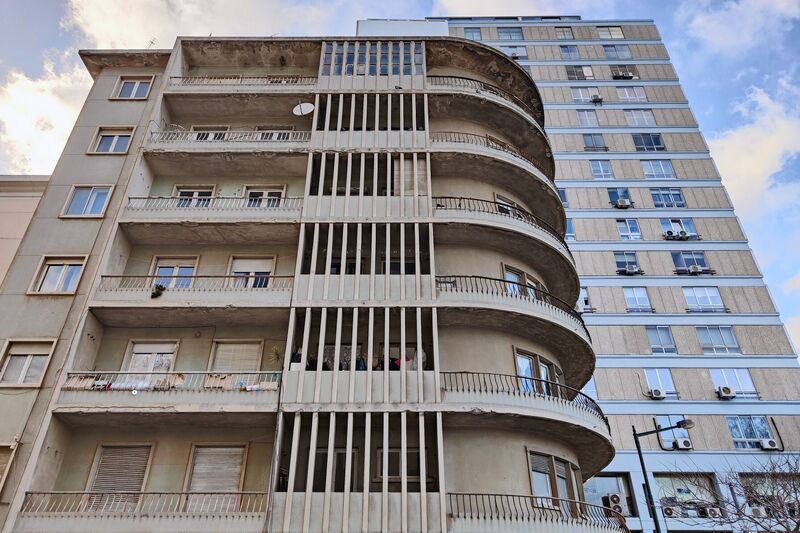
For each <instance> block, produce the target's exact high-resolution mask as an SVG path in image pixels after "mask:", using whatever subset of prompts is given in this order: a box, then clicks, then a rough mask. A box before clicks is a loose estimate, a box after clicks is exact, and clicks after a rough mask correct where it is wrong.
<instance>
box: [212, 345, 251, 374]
mask: <svg viewBox="0 0 800 533" xmlns="http://www.w3.org/2000/svg"><path fill="white" fill-rule="evenodd" d="M262 349H263V348H262V344H261V342H260V341H252V342H238V341H237V342H233V341H232V342H227V341H226V342H217V343H216V344H215V345H214V359H213V360H212V361H211V371H212V372H237V373H246V372H258V371H259V370H261V352H262Z"/></svg>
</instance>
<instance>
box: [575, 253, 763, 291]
mask: <svg viewBox="0 0 800 533" xmlns="http://www.w3.org/2000/svg"><path fill="white" fill-rule="evenodd" d="M705 255H706V261H707V262H708V265H709V268H711V269H712V270H714V271H715V273H716V274H717V275H718V276H758V275H760V272H759V270H758V268H757V267H756V264H755V260H754V259H753V254H752V253H751V252H749V251H744V250H730V251H709V252H705ZM573 256H574V257H575V264H576V265H577V267H578V273H579V274H580V275H582V276H610V275H613V274H616V273H617V271H616V263H615V262H614V252H613V251H608V252H573ZM636 259H637V261H638V262H639V266H640V267H641V269H642V270H643V271H644V272H645V275H650V276H669V275H672V274H674V273H675V264H674V263H673V262H672V255H671V252H660V251H648V250H645V251H642V252H636ZM637 279H641V278H631V283H636V280H637ZM707 279H709V282H711V283H713V279H714V278H707Z"/></svg>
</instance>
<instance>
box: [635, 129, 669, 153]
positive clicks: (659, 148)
mask: <svg viewBox="0 0 800 533" xmlns="http://www.w3.org/2000/svg"><path fill="white" fill-rule="evenodd" d="M631 137H633V145H634V146H635V147H636V151H637V152H663V151H664V150H666V149H667V148H666V147H665V146H664V141H663V140H661V134H660V133H634V134H632V135H631Z"/></svg>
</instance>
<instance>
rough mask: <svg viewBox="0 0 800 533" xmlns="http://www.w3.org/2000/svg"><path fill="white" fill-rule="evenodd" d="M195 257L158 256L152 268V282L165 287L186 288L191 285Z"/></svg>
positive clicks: (195, 261) (195, 262)
mask: <svg viewBox="0 0 800 533" xmlns="http://www.w3.org/2000/svg"><path fill="white" fill-rule="evenodd" d="M196 264H197V258H196V257H181V258H167V257H163V258H158V259H156V264H155V267H154V269H153V278H154V279H153V284H154V285H161V286H163V287H164V288H166V289H188V288H189V287H191V286H192V281H193V277H194V271H195V266H196Z"/></svg>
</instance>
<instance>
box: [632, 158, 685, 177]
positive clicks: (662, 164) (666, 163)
mask: <svg viewBox="0 0 800 533" xmlns="http://www.w3.org/2000/svg"><path fill="white" fill-rule="evenodd" d="M639 163H640V164H641V165H642V174H644V178H645V179H648V180H674V179H676V178H675V168H674V167H673V166H672V161H670V160H669V159H641V160H640V161H639ZM645 165H646V166H647V167H649V168H650V171H651V174H650V175H648V173H647V169H645ZM656 166H658V167H659V172H653V171H654V170H655V167H656ZM666 168H669V171H670V172H669V174H667V173H666V172H664V169H666Z"/></svg>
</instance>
